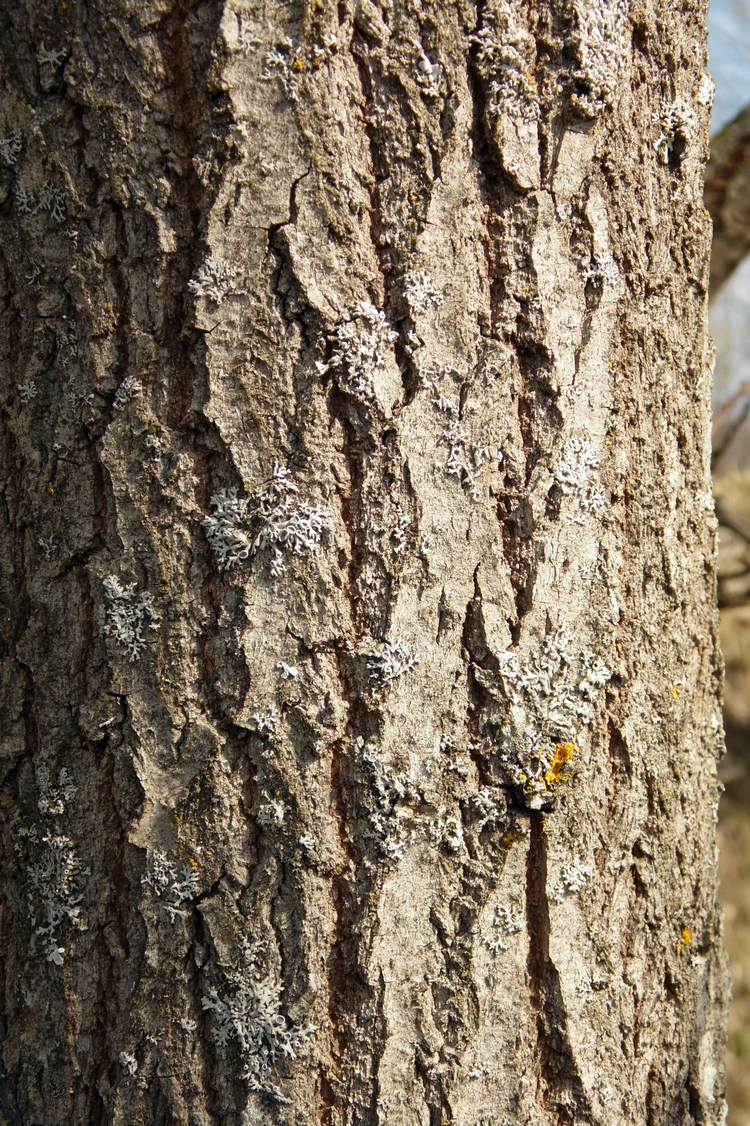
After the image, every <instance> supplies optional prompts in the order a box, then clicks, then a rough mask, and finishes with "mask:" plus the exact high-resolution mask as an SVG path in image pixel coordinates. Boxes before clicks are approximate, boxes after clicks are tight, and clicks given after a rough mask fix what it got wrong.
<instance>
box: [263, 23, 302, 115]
mask: <svg viewBox="0 0 750 1126" xmlns="http://www.w3.org/2000/svg"><path fill="white" fill-rule="evenodd" d="M295 64H296V65H295ZM304 69H305V66H304V62H303V60H302V59H301V58H299V57H295V53H294V44H293V43H292V40H291V39H289V38H288V37H287V36H284V37H283V38H282V39H279V40H278V41H277V43H276V46H275V47H272V48H271V49H270V50H268V51H267V52H266V54H265V56H264V59H263V70H262V71H261V74H260V76H261V78H262V79H263V80H264V81H266V82H271V81H273V80H274V79H278V81H279V82H280V83H281V86H282V88H283V90H284V93H285V94H286V96H287V97H288V98H289V100H290V102H294V101H296V100H297V96H298V92H297V83H298V80H299V75H300V74H301V73H302V72H303V71H304Z"/></svg>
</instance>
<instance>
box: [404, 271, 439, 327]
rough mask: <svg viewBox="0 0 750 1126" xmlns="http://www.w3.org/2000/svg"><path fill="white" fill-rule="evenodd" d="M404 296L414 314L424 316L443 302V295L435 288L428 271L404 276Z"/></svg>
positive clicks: (412, 272)
mask: <svg viewBox="0 0 750 1126" xmlns="http://www.w3.org/2000/svg"><path fill="white" fill-rule="evenodd" d="M404 296H405V297H406V300H407V301H408V303H409V308H410V309H411V311H412V313H417V314H418V315H419V316H422V315H423V314H424V313H426V312H428V310H430V309H436V308H437V307H438V305H441V304H442V302H443V295H442V293H441V292H440V290H439V289H437V288H436V287H435V284H434V283H433V280H432V278H431V277H430V275H429V274H428V273H427V271H426V270H412V271H411V272H410V273H408V274H406V275H405V276H404Z"/></svg>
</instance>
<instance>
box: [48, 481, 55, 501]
mask: <svg viewBox="0 0 750 1126" xmlns="http://www.w3.org/2000/svg"><path fill="white" fill-rule="evenodd" d="M47 492H48V493H49V495H50V496H51V497H53V496H54V495H55V486H54V485H53V484H52V482H51V481H48V482H47Z"/></svg>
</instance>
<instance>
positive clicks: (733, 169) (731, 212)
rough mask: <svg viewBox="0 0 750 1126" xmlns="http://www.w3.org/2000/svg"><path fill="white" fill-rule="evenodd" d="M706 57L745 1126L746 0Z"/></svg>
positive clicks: (736, 1108) (715, 11)
mask: <svg viewBox="0 0 750 1126" xmlns="http://www.w3.org/2000/svg"><path fill="white" fill-rule="evenodd" d="M709 53H710V69H711V73H712V75H713V77H714V80H715V82H716V99H715V102H714V110H713V118H712V130H711V131H712V145H711V152H712V156H711V163H710V165H709V168H708V172H707V176H706V206H707V207H708V208H709V210H710V211H711V213H712V216H713V219H714V253H713V257H712V267H711V304H710V318H711V329H712V332H713V336H714V341H715V344H716V370H715V381H714V411H715V415H714V418H715V421H714V434H713V439H714V490H715V493H716V499H717V515H718V517H719V522H720V580H719V587H720V589H719V600H720V604H721V608H722V609H721V639H722V646H723V650H724V658H725V661H726V675H727V679H726V690H725V698H726V702H725V713H724V723H725V728H726V736H727V755H726V758H725V759H724V761H723V762H722V764H721V768H720V777H721V780H722V782H723V783H724V785H725V787H726V793H725V795H724V797H723V798H722V803H721V814H720V828H719V844H720V854H721V859H720V868H721V880H722V891H723V902H724V910H725V937H726V944H727V949H728V952H729V960H730V965H731V972H732V986H733V993H734V999H733V1003H732V1010H731V1017H730V1028H729V1050H728V1053H727V1080H728V1092H727V1098H728V1101H729V1119H728V1123H729V1126H750V108H748V109H747V115H745V114H744V113H743V111H744V110H745V109H746V108H747V107H748V106H749V105H750V0H710V3H709ZM725 243H726V244H735V247H736V249H735V250H730V251H728V250H727V246H726V245H725ZM738 259H739V264H736V261H737V260H738Z"/></svg>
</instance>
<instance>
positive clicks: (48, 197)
mask: <svg viewBox="0 0 750 1126" xmlns="http://www.w3.org/2000/svg"><path fill="white" fill-rule="evenodd" d="M37 210H38V211H46V212H47V213H48V214H49V216H50V217H51V218H52V219H54V220H55V222H56V223H64V222H65V219H66V218H67V214H68V201H67V198H66V195H65V192H64V191H63V189H62V188H60V187H58V186H57V184H53V183H52V181H51V180H48V181H47V183H46V184H45V185H44V187H43V188H42V190H41V191H40V193H39V196H38V199H37Z"/></svg>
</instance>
